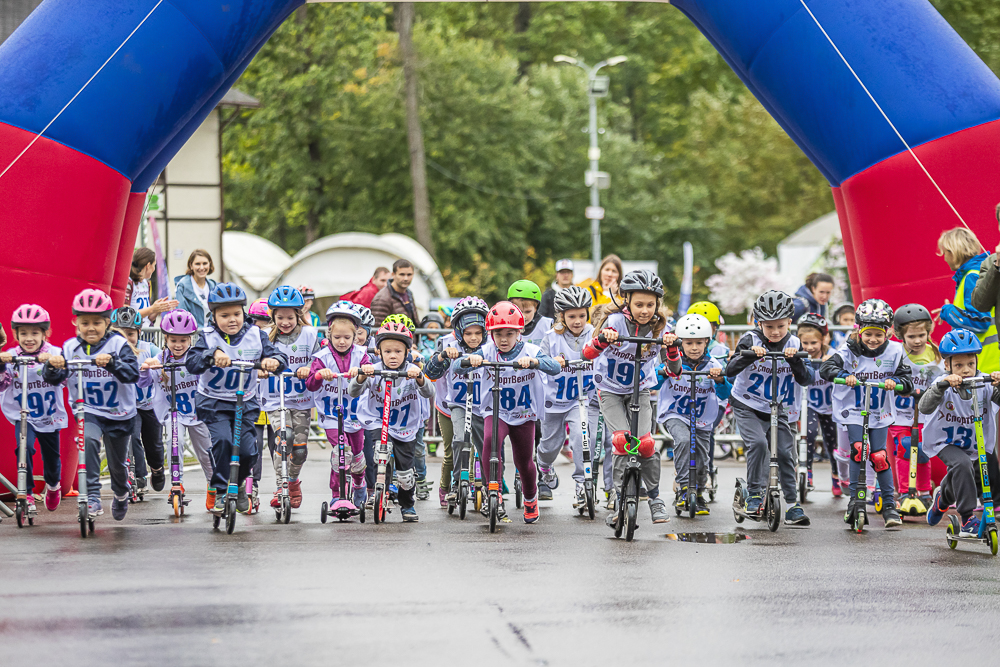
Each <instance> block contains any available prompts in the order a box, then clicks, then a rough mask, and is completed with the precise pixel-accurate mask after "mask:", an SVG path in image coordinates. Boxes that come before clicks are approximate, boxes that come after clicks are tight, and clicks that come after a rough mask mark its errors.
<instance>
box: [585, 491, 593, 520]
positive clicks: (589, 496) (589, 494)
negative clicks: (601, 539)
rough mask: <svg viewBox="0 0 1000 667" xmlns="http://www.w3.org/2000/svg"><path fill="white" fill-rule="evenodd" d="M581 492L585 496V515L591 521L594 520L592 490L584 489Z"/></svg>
mask: <svg viewBox="0 0 1000 667" xmlns="http://www.w3.org/2000/svg"><path fill="white" fill-rule="evenodd" d="M583 493H584V495H585V496H586V498H587V516H588V517H590V520H591V521H593V520H594V490H593V489H585V490H584V492H583Z"/></svg>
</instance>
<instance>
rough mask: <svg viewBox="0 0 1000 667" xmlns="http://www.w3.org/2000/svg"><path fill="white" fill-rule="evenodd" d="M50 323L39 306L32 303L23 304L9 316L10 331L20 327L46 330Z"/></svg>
mask: <svg viewBox="0 0 1000 667" xmlns="http://www.w3.org/2000/svg"><path fill="white" fill-rule="evenodd" d="M50 322H51V320H50V319H49V314H48V312H47V311H46V310H45V309H44V308H42V307H41V306H38V305H35V304H33V303H25V304H22V305H20V306H18V307H17V310H15V311H14V314H13V315H11V316H10V328H11V329H16V328H18V327H22V326H35V327H41V328H42V329H48V328H49V323H50Z"/></svg>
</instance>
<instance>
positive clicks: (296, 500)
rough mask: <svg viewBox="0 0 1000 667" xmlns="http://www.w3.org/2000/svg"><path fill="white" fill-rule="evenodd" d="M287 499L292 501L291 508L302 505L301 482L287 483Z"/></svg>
mask: <svg viewBox="0 0 1000 667" xmlns="http://www.w3.org/2000/svg"><path fill="white" fill-rule="evenodd" d="M288 497H289V498H290V499H291V501H292V507H298V506H299V505H301V504H302V482H301V481H300V480H295V481H293V482H289V483H288Z"/></svg>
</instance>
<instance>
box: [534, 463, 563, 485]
mask: <svg viewBox="0 0 1000 667" xmlns="http://www.w3.org/2000/svg"><path fill="white" fill-rule="evenodd" d="M538 477H539V479H541V483H542V484H544V485H545V486H547V487H549V488H550V489H558V488H559V475H557V474H556V471H555V469H554V468H543V467H541V466H539V467H538Z"/></svg>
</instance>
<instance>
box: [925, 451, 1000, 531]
mask: <svg viewBox="0 0 1000 667" xmlns="http://www.w3.org/2000/svg"><path fill="white" fill-rule="evenodd" d="M972 453H973V454H975V450H973V451H972ZM937 457H938V458H939V459H941V462H942V463H944V464H945V465H946V466H948V474H947V475H945V476H944V479H942V480H941V500H942V502H941V504H942V505H944V506H946V507H947V506H948V505H951V504H954V505H955V509H957V510H958V513H959V515H960V516H961V517H962V523H965V522H966V521H968V520H969V517H970V516H972V513H973V511H975V509H976V505H978V504H979V491H980V488H981V487H982V479H981V478H980V474H979V461H978V455H977V456H976V459H975V460H973V459H972V458H970V457H969V452H967V451H965V450H964V449H962V448H960V447H956V446H955V445H947V446H946V447H945V448H944V449H942V450H941V451H940V452H938V455H937ZM986 470H987V472H988V473H989V478H990V490H991V491H992V489H994V488H996V486H995V485H996V484H997V482H996V481H994V480H1000V470H998V466H997V456H996V452H994V453H992V454H987V455H986Z"/></svg>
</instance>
